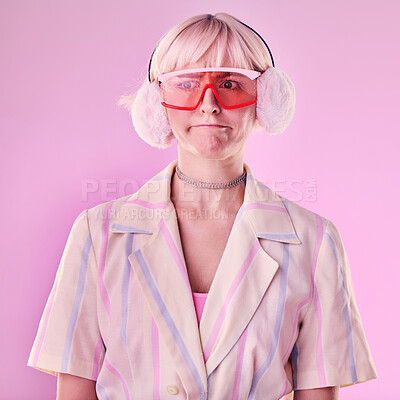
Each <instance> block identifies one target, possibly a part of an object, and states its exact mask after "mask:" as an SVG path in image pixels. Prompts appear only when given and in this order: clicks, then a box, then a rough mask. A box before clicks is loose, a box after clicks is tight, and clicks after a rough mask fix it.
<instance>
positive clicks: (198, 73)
mask: <svg viewBox="0 0 400 400" xmlns="http://www.w3.org/2000/svg"><path fill="white" fill-rule="evenodd" d="M205 72H208V73H213V72H215V71H205ZM199 75H200V72H192V73H188V74H179V75H177V76H178V77H179V78H190V77H193V76H199ZM241 75H243V74H240V73H238V72H224V73H221V74H218V75H217V78H225V77H227V76H241Z"/></svg>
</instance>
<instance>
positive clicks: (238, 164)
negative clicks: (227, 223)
mask: <svg viewBox="0 0 400 400" xmlns="http://www.w3.org/2000/svg"><path fill="white" fill-rule="evenodd" d="M178 166H179V169H180V170H181V171H182V173H183V174H185V175H186V176H187V177H189V178H191V179H195V180H199V181H203V182H210V183H221V182H227V181H232V180H234V179H237V178H238V177H240V176H241V175H242V174H243V172H244V166H243V157H241V158H236V159H234V160H215V159H214V160H212V159H197V158H196V160H195V161H193V160H192V159H189V160H188V159H186V158H185V157H178ZM244 193H245V182H243V183H240V184H238V185H237V186H233V187H231V188H226V189H208V188H200V187H194V186H192V185H190V184H188V183H185V182H184V181H182V180H181V179H179V178H178V177H177V175H176V172H175V173H174V175H173V177H172V187H171V200H172V201H173V203H174V204H175V206H176V207H180V208H192V209H193V208H194V209H214V210H216V209H238V208H239V207H240V205H241V204H242V203H243V199H244Z"/></svg>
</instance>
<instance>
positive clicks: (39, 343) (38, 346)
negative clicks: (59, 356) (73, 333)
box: [32, 278, 58, 367]
mask: <svg viewBox="0 0 400 400" xmlns="http://www.w3.org/2000/svg"><path fill="white" fill-rule="evenodd" d="M57 286H58V280H57V278H56V280H55V282H54V285H53V289H52V291H51V293H50V297H49V300H48V303H47V305H46V309H45V312H44V314H43V317H42V318H43V319H42V321H43V326H42V329H41V330H39V332H38V337H37V339H36V349H35V347H33V349H35V352H34V358H33V363H32V366H34V367H36V366H37V365H38V360H39V355H40V351H41V349H42V345H43V341H44V336H45V334H46V330H47V324H48V322H49V318H50V313H51V310H52V308H53V302H54V296H55V294H56V291H57Z"/></svg>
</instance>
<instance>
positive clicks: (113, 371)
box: [104, 357, 130, 400]
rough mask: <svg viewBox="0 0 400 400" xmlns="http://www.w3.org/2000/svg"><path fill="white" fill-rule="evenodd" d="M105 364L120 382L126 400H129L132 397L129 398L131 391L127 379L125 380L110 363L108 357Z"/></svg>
mask: <svg viewBox="0 0 400 400" xmlns="http://www.w3.org/2000/svg"><path fill="white" fill-rule="evenodd" d="M104 364H105V365H106V367H107V369H108V370H109V371H110V372H111V373H113V374H114V375H115V376H116V377H117V379H118V380H119V381H120V383H121V385H122V387H123V390H124V393H125V399H126V400H129V399H130V396H129V390H128V386H127V384H126V382H125V379H124V378H123V376H122V375H121V374H120V373H119V372H118V371H117V369H116V368H115V367H114V366H113V365H112V364H111V363H110V361H109V360H108V359H107V357H105V358H104Z"/></svg>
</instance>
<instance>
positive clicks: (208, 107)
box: [200, 87, 221, 114]
mask: <svg viewBox="0 0 400 400" xmlns="http://www.w3.org/2000/svg"><path fill="white" fill-rule="evenodd" d="M200 111H201V112H202V113H211V114H218V113H220V112H221V106H220V104H219V103H218V100H217V98H216V97H215V95H214V92H213V91H212V89H211V88H210V87H209V88H207V89H206V90H205V92H204V96H203V98H202V100H201V103H200Z"/></svg>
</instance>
